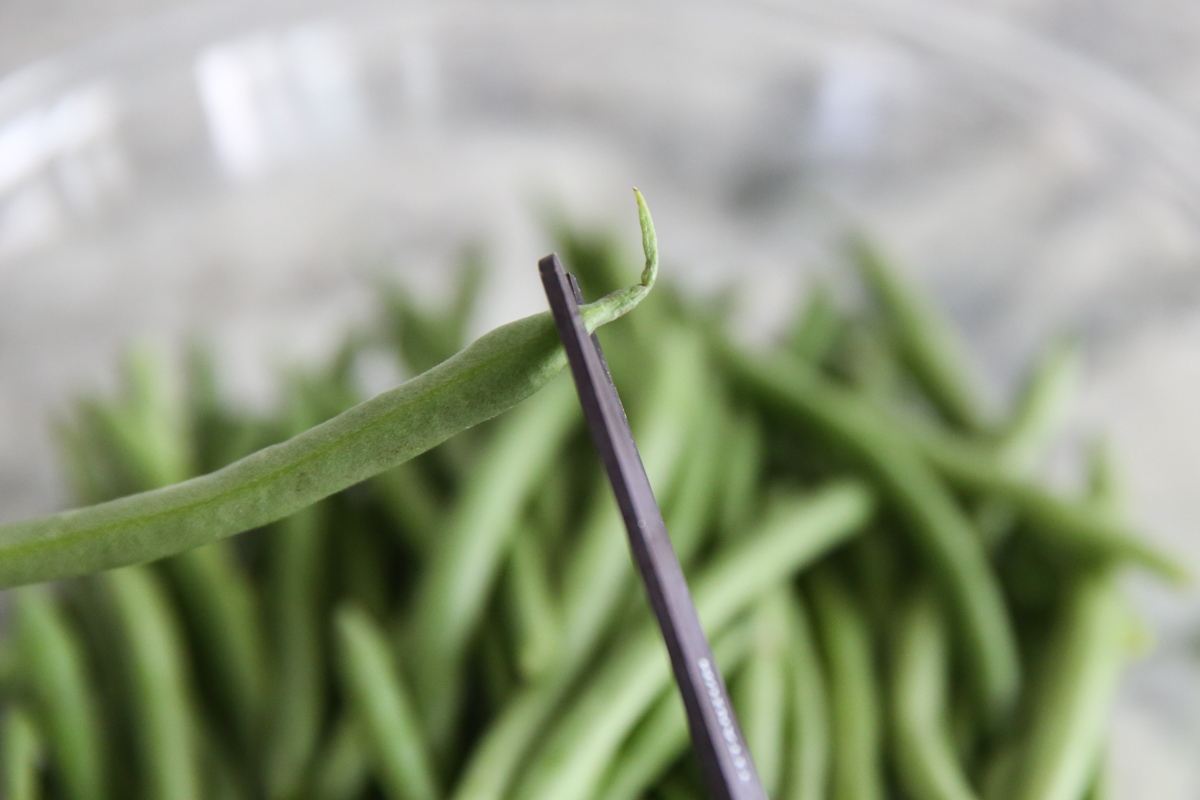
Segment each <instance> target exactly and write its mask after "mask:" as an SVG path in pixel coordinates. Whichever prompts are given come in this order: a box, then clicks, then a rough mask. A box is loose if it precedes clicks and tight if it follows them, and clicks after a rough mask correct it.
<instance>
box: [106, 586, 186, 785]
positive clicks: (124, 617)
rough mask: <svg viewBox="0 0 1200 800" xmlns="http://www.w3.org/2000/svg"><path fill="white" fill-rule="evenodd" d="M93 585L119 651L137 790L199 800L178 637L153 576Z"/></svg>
mask: <svg viewBox="0 0 1200 800" xmlns="http://www.w3.org/2000/svg"><path fill="white" fill-rule="evenodd" d="M100 584H101V587H102V588H103V591H104V593H105V595H106V596H107V598H108V601H109V603H111V605H112V608H113V610H114V611H115V614H116V618H117V620H118V624H119V626H120V631H121V637H122V641H123V644H124V647H123V654H124V660H125V667H124V668H125V671H126V674H125V681H126V682H127V685H128V691H129V698H130V704H131V705H132V711H133V717H134V720H135V723H136V724H135V725H134V736H135V738H136V741H135V742H134V745H135V747H136V748H137V755H138V768H139V775H140V780H139V782H140V784H141V786H142V791H143V793H144V796H145V797H146V798H147V800H199V798H200V796H201V793H200V775H199V764H198V763H197V761H196V751H197V731H196V722H195V718H194V716H193V713H194V710H193V706H192V703H193V698H192V696H191V686H190V683H189V675H188V668H187V660H186V656H185V653H184V651H183V635H182V632H181V631H180V629H179V622H178V620H176V619H175V616H174V614H173V612H172V609H171V607H170V603H169V601H168V599H167V594H166V591H165V589H164V588H163V586H162V584H161V583H160V581H159V579H158V577H157V576H156V575H155V574H154V573H153V572H152V571H150V570H149V569H147V568H145V567H126V568H125V569H119V570H114V571H112V572H108V573H105V574H104V575H102V576H101V577H100Z"/></svg>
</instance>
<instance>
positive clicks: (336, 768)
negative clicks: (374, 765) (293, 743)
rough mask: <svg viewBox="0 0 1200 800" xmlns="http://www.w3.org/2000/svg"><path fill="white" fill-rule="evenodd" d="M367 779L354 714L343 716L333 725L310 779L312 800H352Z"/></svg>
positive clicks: (366, 760) (366, 768)
mask: <svg viewBox="0 0 1200 800" xmlns="http://www.w3.org/2000/svg"><path fill="white" fill-rule="evenodd" d="M369 777H370V773H369V764H368V758H367V748H366V745H365V744H364V743H363V736H362V732H361V731H360V730H359V723H358V719H357V715H355V714H354V713H353V712H352V711H351V712H347V713H343V714H342V715H341V716H340V717H339V718H338V720H337V722H336V723H335V724H334V726H333V732H332V733H331V734H330V735H329V739H328V741H327V742H326V743H325V747H324V748H323V749H322V751H321V755H320V757H319V758H318V759H317V763H316V768H315V769H314V771H313V776H312V800H354V798H357V797H360V796H361V795H362V794H363V793H364V792H365V791H366V788H367V780H368V778H369Z"/></svg>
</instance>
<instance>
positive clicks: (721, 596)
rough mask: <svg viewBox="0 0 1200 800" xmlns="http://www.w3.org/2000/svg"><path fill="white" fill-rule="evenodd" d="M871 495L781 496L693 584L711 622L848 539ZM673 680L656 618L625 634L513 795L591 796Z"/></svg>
mask: <svg viewBox="0 0 1200 800" xmlns="http://www.w3.org/2000/svg"><path fill="white" fill-rule="evenodd" d="M869 509H870V501H869V499H868V495H867V494H866V493H865V492H864V491H863V489H862V488H861V487H860V486H858V485H856V484H852V483H845V484H840V485H835V486H831V487H829V488H826V489H824V490H822V491H821V492H820V493H818V494H817V495H816V496H813V497H804V498H787V499H785V500H779V501H777V505H776V507H775V508H774V509H772V511H771V512H770V513H769V515H768V518H767V520H766V521H765V522H764V523H763V525H762V528H761V529H760V532H759V533H758V535H757V536H755V537H753V538H752V539H750V540H748V541H747V542H746V544H745V546H743V547H739V548H736V549H735V550H733V551H732V552H730V553H728V554H727V555H726V556H725V557H723V558H720V559H718V560H717V561H715V562H714V563H713V564H712V565H711V566H710V567H709V568H708V569H707V570H706V571H705V573H704V574H703V575H702V576H700V577H698V578H697V579H696V580H695V581H693V583H692V587H693V597H694V599H695V602H696V611H697V613H698V614H699V615H700V622H701V624H702V625H703V626H704V628H705V630H708V631H711V632H714V633H715V632H719V631H720V630H721V629H722V628H723V627H724V626H725V625H726V624H728V623H729V621H730V619H731V618H732V617H733V616H734V615H735V614H736V613H737V612H738V611H740V610H741V609H742V608H745V606H746V605H747V604H749V603H751V602H753V601H754V600H756V599H758V598H759V597H762V596H763V595H764V594H765V593H767V592H769V591H770V590H771V589H773V588H774V587H775V586H777V585H778V583H779V582H780V581H782V580H784V579H785V578H786V577H787V576H788V575H790V574H791V573H792V572H794V571H796V570H798V569H800V568H801V567H802V565H804V564H806V563H808V562H810V561H811V560H812V559H813V558H815V557H816V556H817V555H819V554H820V553H823V552H825V551H826V550H827V549H828V548H830V547H831V546H833V545H835V544H837V543H839V542H840V541H842V540H844V539H845V538H846V537H847V536H848V535H849V534H850V533H852V532H853V531H854V530H855V529H856V528H857V527H858V526H859V525H861V524H862V522H863V521H864V519H865V517H866V515H867V513H868V511H869ZM670 680H671V672H670V666H669V664H668V661H667V657H666V653H665V651H664V649H663V646H662V640H661V636H660V634H659V633H658V631H657V630H656V629H655V628H654V627H653V626H652V625H650V624H647V625H644V626H642V628H641V629H640V630H639V631H638V632H637V633H636V634H635V635H632V636H630V637H629V638H628V639H626V640H624V641H623V642H622V643H621V644H620V645H618V647H617V648H616V649H615V650H614V652H613V653H612V654H611V656H610V658H609V659H607V660H606V661H605V663H604V665H603V666H602V667H601V668H600V671H599V672H598V673H597V674H595V675H594V676H593V678H592V680H591V681H590V682H589V683H588V685H587V686H586V687H585V688H584V689H583V691H582V693H581V694H580V695H579V696H578V697H577V698H576V699H575V700H574V702H572V704H571V707H570V708H569V709H568V710H567V712H566V713H565V716H564V717H563V718H562V720H560V721H559V723H558V724H557V725H556V726H555V727H554V728H553V729H552V730H551V731H550V732H549V734H548V735H547V738H546V741H545V744H544V745H543V746H542V747H541V749H540V750H539V751H538V752H537V753H536V754H535V756H534V758H533V761H532V763H531V764H530V765H529V767H528V768H527V770H526V771H525V774H524V776H523V780H522V781H521V783H520V784H519V785H518V786H517V788H516V790H515V793H514V797H516V798H517V799H518V800H583V799H584V798H587V797H588V796H589V795H590V793H591V791H592V789H593V787H594V786H595V785H596V782H597V781H598V780H599V779H600V778H601V777H602V775H603V772H604V770H605V768H606V767H607V766H608V764H609V762H610V761H611V759H612V757H613V756H614V755H615V753H616V751H617V749H618V748H619V746H620V743H621V741H622V740H623V739H624V738H625V736H626V734H627V733H628V732H629V730H630V729H631V728H632V727H633V726H634V725H635V724H636V722H637V721H638V720H639V719H640V718H641V717H642V715H643V714H644V713H645V712H646V710H647V708H648V707H649V706H650V704H651V703H653V701H654V699H655V697H657V696H658V695H659V693H661V692H662V690H663V689H664V688H666V686H667V685H668V684H669V682H670Z"/></svg>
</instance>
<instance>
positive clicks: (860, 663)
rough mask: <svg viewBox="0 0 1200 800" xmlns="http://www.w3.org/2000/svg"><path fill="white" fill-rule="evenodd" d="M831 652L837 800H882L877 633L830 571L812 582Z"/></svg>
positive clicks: (820, 626) (834, 790)
mask: <svg viewBox="0 0 1200 800" xmlns="http://www.w3.org/2000/svg"><path fill="white" fill-rule="evenodd" d="M810 588H811V589H812V596H813V608H814V610H815V611H816V616H817V621H818V626H817V627H818V630H819V632H820V638H821V643H822V645H823V649H824V651H825V659H826V662H827V664H826V674H828V675H829V698H830V711H831V721H832V731H833V770H832V776H831V777H832V787H831V793H830V796H831V797H832V798H833V800H882V798H883V797H884V796H885V793H884V787H883V759H882V753H881V749H882V736H883V730H882V727H883V725H882V720H881V718H880V709H879V698H878V696H877V695H876V680H875V674H874V655H873V653H872V649H873V648H872V643H871V630H870V628H869V627H868V625H867V620H866V618H865V617H864V616H863V613H862V610H861V609H859V608H858V606H857V605H856V603H855V602H854V598H853V597H851V595H850V594H849V592H848V591H847V589H846V587H845V586H844V585H843V583H842V581H841V580H840V579H839V578H838V577H837V575H836V574H834V573H833V572H831V571H830V570H829V568H828V567H825V568H823V569H820V570H817V571H816V573H815V574H814V575H812V577H811V578H810Z"/></svg>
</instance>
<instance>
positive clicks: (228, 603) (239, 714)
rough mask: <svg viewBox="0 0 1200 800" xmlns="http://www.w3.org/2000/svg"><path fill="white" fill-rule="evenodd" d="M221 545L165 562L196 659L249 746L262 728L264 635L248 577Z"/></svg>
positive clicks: (239, 737) (222, 706) (211, 545)
mask: <svg viewBox="0 0 1200 800" xmlns="http://www.w3.org/2000/svg"><path fill="white" fill-rule="evenodd" d="M225 544H226V543H224V542H214V543H213V544H210V545H206V546H204V547H200V548H197V549H196V550H193V551H190V552H188V553H183V554H181V555H179V556H175V557H174V558H172V559H170V560H169V561H168V562H167V563H166V567H167V570H168V573H169V574H170V576H171V580H172V582H173V583H174V584H175V586H176V587H178V589H179V596H180V604H181V610H182V611H183V614H184V618H185V619H186V621H187V622H188V625H189V627H190V628H191V630H192V631H193V632H194V634H195V637H196V644H197V652H196V658H197V660H198V661H199V662H201V663H202V664H203V665H204V667H205V672H206V674H207V675H208V676H210V679H211V684H212V689H213V691H214V694H215V695H216V697H217V699H218V702H219V703H220V705H221V711H222V713H223V714H224V716H225V717H226V718H227V719H229V720H231V721H232V722H233V727H234V729H235V730H236V731H237V736H238V739H239V740H240V741H241V742H242V744H243V746H245V747H249V746H251V745H253V744H256V743H257V741H258V737H259V735H260V734H261V733H262V723H263V711H264V707H265V699H266V695H267V663H266V661H267V656H266V653H265V650H264V643H265V641H266V635H265V633H264V632H263V630H262V619H261V617H260V614H261V609H260V608H259V606H258V599H257V597H256V595H255V594H254V589H253V587H252V586H251V585H250V579H249V577H248V576H247V575H246V573H245V570H244V568H243V567H242V565H241V563H240V562H239V561H238V559H237V556H236V555H235V554H234V552H233V551H232V550H231V549H230V548H229V547H227V546H225Z"/></svg>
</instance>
